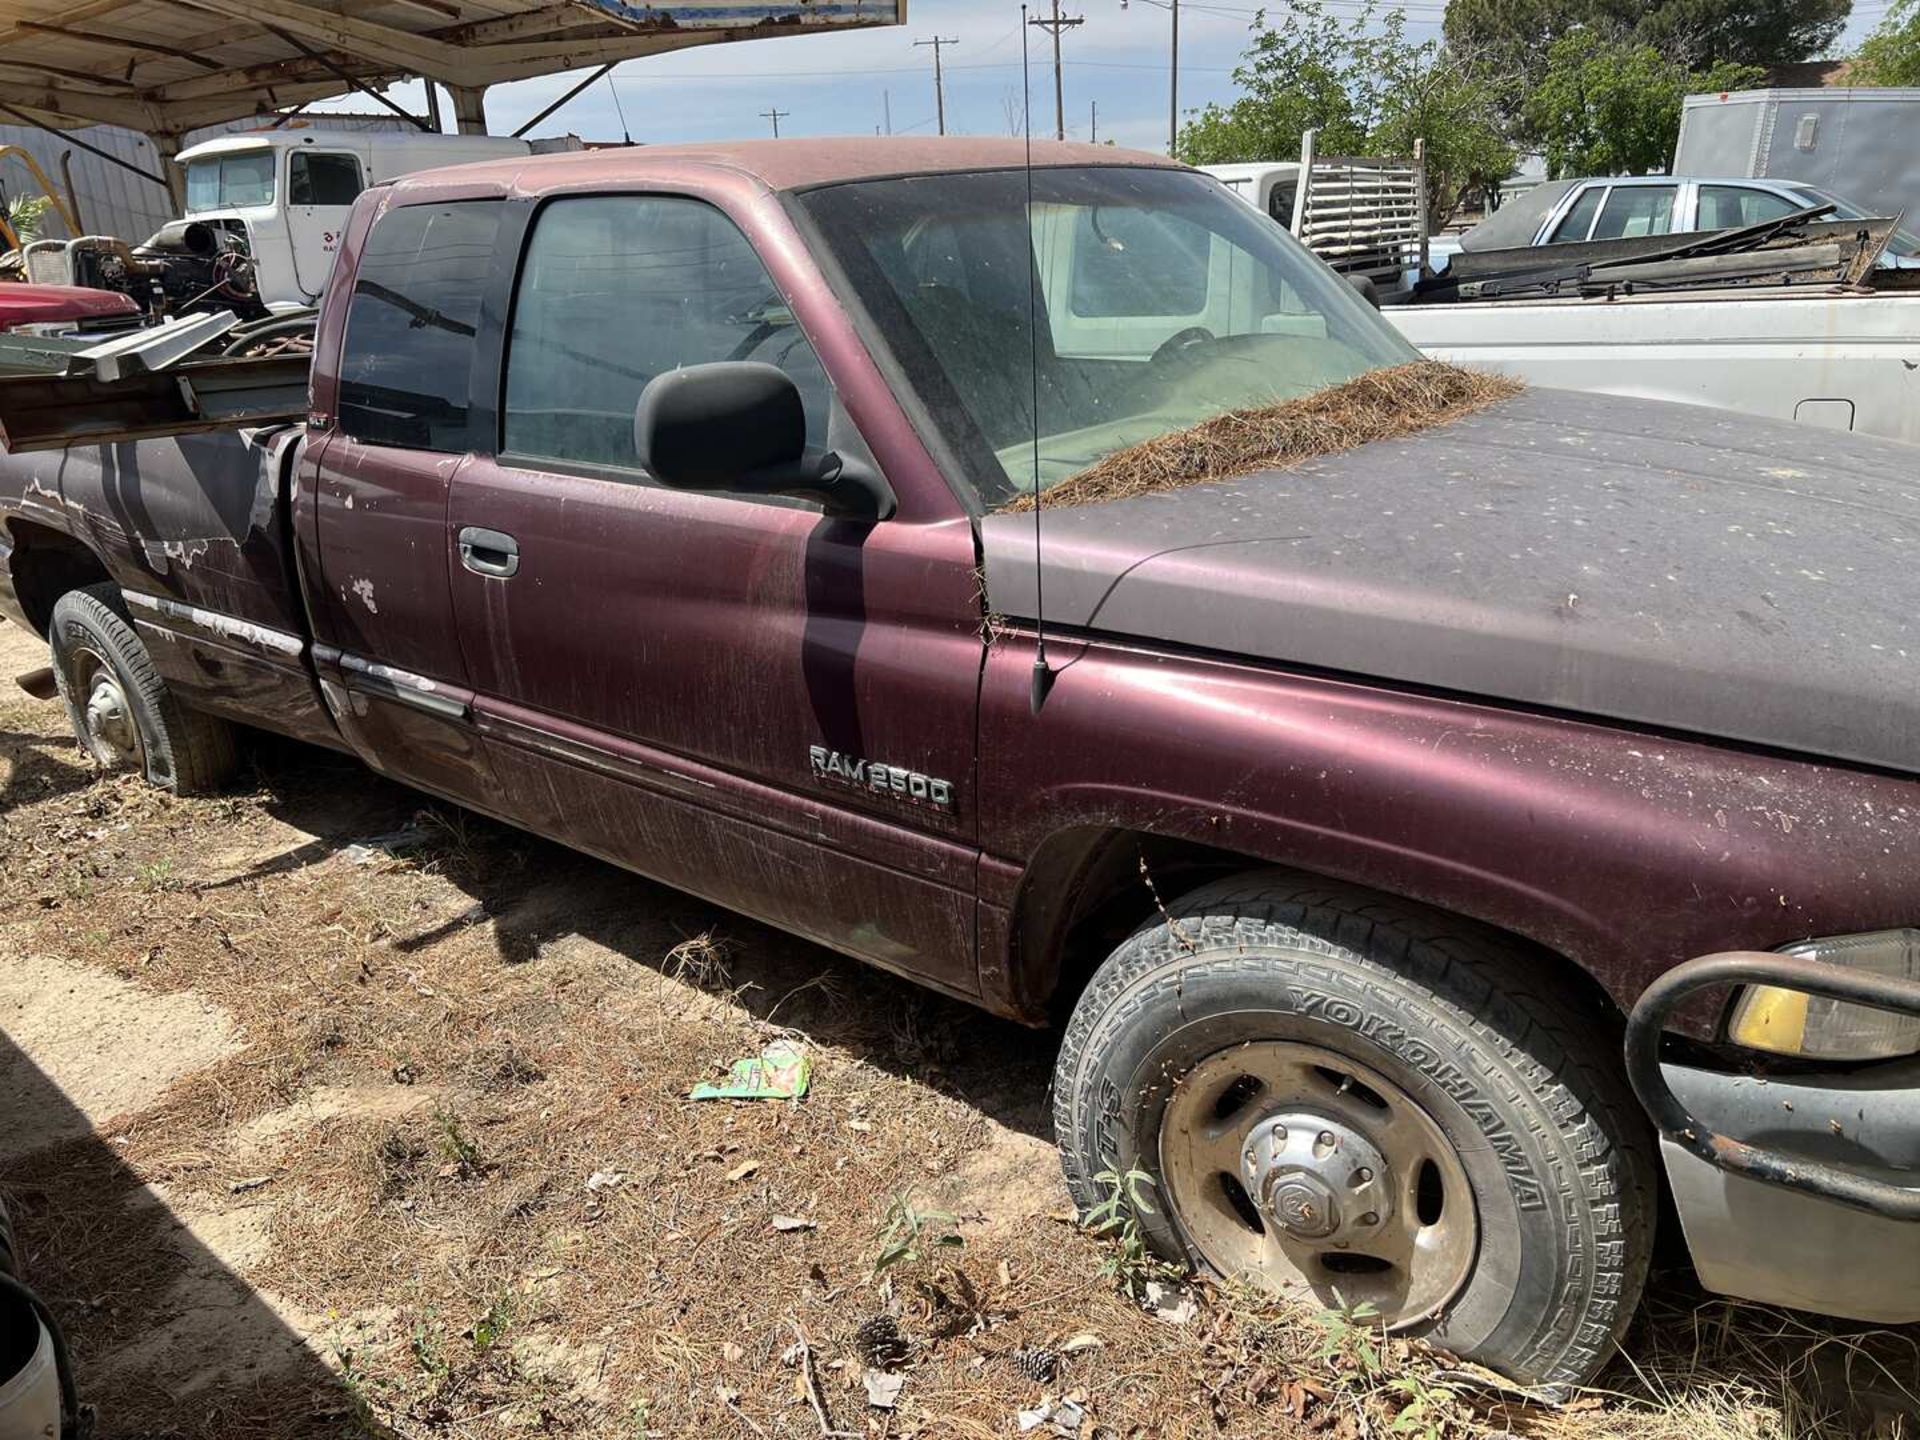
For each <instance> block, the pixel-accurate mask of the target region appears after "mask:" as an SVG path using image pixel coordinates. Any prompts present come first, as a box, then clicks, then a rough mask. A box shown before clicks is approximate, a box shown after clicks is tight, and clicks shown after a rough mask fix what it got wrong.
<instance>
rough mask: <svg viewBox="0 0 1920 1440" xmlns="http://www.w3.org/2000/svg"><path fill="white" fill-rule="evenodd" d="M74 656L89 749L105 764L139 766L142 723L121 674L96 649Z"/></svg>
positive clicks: (75, 678) (76, 681)
mask: <svg viewBox="0 0 1920 1440" xmlns="http://www.w3.org/2000/svg"><path fill="white" fill-rule="evenodd" d="M74 659H75V663H74V693H75V694H77V695H78V696H79V698H80V714H81V722H82V724H83V725H84V726H85V739H86V743H87V749H88V750H89V751H91V752H92V754H93V757H94V759H96V760H98V761H99V762H100V763H101V764H102V765H106V766H110V767H113V768H116V769H117V768H119V767H122V766H137V765H138V764H139V763H140V761H141V758H142V755H143V753H144V752H143V747H142V745H141V741H140V726H139V725H138V723H136V722H135V720H134V718H133V706H132V705H131V704H130V703H128V700H127V691H126V687H125V686H124V685H122V684H121V683H120V676H119V674H118V673H117V672H116V671H115V670H114V668H113V666H111V665H109V664H108V663H107V661H106V657H104V656H102V655H100V654H98V653H97V652H95V651H92V650H87V649H82V650H80V651H78V652H77V653H76V655H75V657H74Z"/></svg>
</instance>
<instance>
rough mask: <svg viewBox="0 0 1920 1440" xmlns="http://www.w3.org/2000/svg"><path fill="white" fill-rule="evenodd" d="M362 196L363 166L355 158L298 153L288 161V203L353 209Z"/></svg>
mask: <svg viewBox="0 0 1920 1440" xmlns="http://www.w3.org/2000/svg"><path fill="white" fill-rule="evenodd" d="M359 193H360V162H359V161H358V160H356V159H355V158H354V157H353V156H351V155H314V154H309V153H308V152H307V151H305V150H296V151H294V152H293V154H292V155H291V156H290V157H289V158H288V160H287V199H288V201H289V203H291V204H294V205H351V204H352V203H353V200H354V197H355V196H356V195H358V194H359Z"/></svg>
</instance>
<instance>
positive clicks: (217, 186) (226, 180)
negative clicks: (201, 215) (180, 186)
mask: <svg viewBox="0 0 1920 1440" xmlns="http://www.w3.org/2000/svg"><path fill="white" fill-rule="evenodd" d="M273 157H274V152H273V151H271V150H247V151H243V152H241V153H240V154H238V155H209V156H207V158H206V159H204V160H190V161H188V162H187V213H188V214H189V215H193V214H197V213H198V212H200V211H202V210H234V209H238V208H239V207H240V206H242V205H271V204H272V203H273Z"/></svg>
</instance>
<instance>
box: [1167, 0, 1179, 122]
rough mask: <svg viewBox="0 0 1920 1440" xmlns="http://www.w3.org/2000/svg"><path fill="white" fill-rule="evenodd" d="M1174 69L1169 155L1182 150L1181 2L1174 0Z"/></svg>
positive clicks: (1169, 84)
mask: <svg viewBox="0 0 1920 1440" xmlns="http://www.w3.org/2000/svg"><path fill="white" fill-rule="evenodd" d="M1171 8H1172V10H1173V55H1172V60H1173V64H1172V68H1171V69H1170V71H1169V72H1168V76H1167V154H1168V155H1172V154H1173V153H1174V152H1175V151H1176V150H1178V149H1179V148H1180V0H1173V4H1172V7H1171Z"/></svg>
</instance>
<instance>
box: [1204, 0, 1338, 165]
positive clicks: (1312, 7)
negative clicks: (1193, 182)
mask: <svg viewBox="0 0 1920 1440" xmlns="http://www.w3.org/2000/svg"><path fill="white" fill-rule="evenodd" d="M1371 13H1372V12H1371V11H1370V10H1369V11H1368V12H1367V13H1366V14H1363V15H1361V16H1359V17H1357V18H1355V19H1354V20H1352V21H1351V22H1349V23H1348V24H1347V25H1345V26H1342V25H1341V24H1340V22H1339V21H1337V20H1335V19H1334V18H1333V17H1332V16H1330V15H1328V14H1327V12H1326V10H1325V9H1324V8H1323V7H1322V6H1321V5H1320V4H1319V0H1299V3H1297V4H1295V5H1294V6H1292V7H1291V9H1290V11H1289V13H1288V15H1287V18H1286V19H1285V20H1284V21H1282V22H1281V23H1280V24H1279V25H1278V26H1277V27H1275V26H1270V25H1268V24H1267V16H1266V12H1265V11H1264V10H1263V11H1260V12H1259V13H1257V14H1256V15H1255V16H1254V19H1253V24H1252V25H1251V26H1250V27H1249V28H1250V30H1251V32H1252V36H1253V38H1252V40H1251V41H1250V42H1249V44H1248V45H1247V49H1246V53H1245V54H1243V55H1242V56H1241V57H1240V63H1239V65H1237V66H1236V67H1234V72H1233V83H1234V85H1235V87H1236V88H1237V89H1238V90H1239V91H1240V93H1239V95H1238V96H1236V97H1235V99H1234V100H1233V101H1232V103H1231V104H1228V105H1224V106H1222V105H1208V106H1206V107H1205V108H1204V109H1202V110H1200V111H1199V112H1198V113H1197V114H1195V116H1194V117H1193V119H1191V120H1190V121H1188V122H1187V124H1186V125H1185V126H1183V127H1182V129H1181V131H1180V139H1179V143H1178V145H1177V146H1176V149H1177V150H1178V152H1179V156H1180V158H1181V159H1182V160H1185V161H1186V162H1187V163H1188V164H1190V165H1231V164H1234V163H1235V162H1237V161H1243V160H1298V159H1299V158H1300V137H1301V136H1302V135H1303V134H1305V133H1306V132H1307V131H1308V130H1312V129H1316V128H1317V129H1318V130H1319V131H1320V145H1321V148H1322V149H1323V150H1325V151H1327V152H1328V153H1330V154H1351V153H1353V152H1354V151H1356V150H1358V149H1359V148H1360V147H1361V146H1362V145H1364V144H1365V142H1366V127H1365V126H1364V125H1363V124H1362V123H1361V122H1360V121H1359V120H1358V119H1357V118H1356V115H1355V92H1356V90H1357V89H1358V87H1359V84H1360V80H1361V77H1360V76H1358V75H1356V74H1355V70H1354V66H1355V56H1356V52H1357V47H1358V45H1359V44H1360V43H1361V42H1363V41H1364V40H1365V39H1366V23H1367V20H1368V19H1369V18H1370V16H1371Z"/></svg>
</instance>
